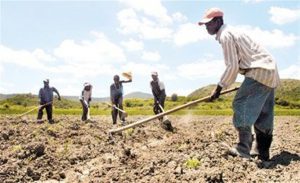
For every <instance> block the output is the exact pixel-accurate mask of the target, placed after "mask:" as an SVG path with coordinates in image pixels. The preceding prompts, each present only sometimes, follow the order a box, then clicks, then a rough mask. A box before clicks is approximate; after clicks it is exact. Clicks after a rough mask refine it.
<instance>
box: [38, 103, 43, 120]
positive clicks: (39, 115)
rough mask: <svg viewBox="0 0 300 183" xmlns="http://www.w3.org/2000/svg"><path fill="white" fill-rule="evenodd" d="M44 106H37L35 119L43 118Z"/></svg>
mask: <svg viewBox="0 0 300 183" xmlns="http://www.w3.org/2000/svg"><path fill="white" fill-rule="evenodd" d="M44 108H45V106H42V107H40V108H39V111H38V116H37V120H41V119H42V118H43V110H44Z"/></svg>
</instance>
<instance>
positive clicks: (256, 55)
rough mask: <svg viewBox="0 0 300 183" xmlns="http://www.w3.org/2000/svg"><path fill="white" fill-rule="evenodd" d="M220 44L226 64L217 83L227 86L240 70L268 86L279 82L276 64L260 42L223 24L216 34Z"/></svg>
mask: <svg viewBox="0 0 300 183" xmlns="http://www.w3.org/2000/svg"><path fill="white" fill-rule="evenodd" d="M216 40H218V41H219V43H220V44H221V45H222V48H223V54H224V61H225V65H226V69H225V72H224V73H223V75H222V77H221V80H220V82H219V85H220V86H222V87H228V86H229V85H231V84H232V83H234V81H235V80H236V77H237V74H238V73H239V72H240V73H241V74H243V75H245V77H249V78H252V79H254V80H256V81H258V82H260V83H262V84H264V85H266V86H268V87H271V88H276V87H277V86H278V85H279V83H280V79H279V75H278V70H277V65H276V62H275V60H274V59H273V57H272V56H271V55H270V53H268V52H267V51H266V50H265V49H264V48H263V47H262V46H261V45H260V44H258V43H256V42H255V41H253V40H252V39H251V38H250V37H249V36H247V35H246V34H244V33H241V32H239V31H237V30H235V29H233V28H232V27H228V26H227V25H223V26H222V27H221V28H220V30H219V31H218V33H217V35H216Z"/></svg>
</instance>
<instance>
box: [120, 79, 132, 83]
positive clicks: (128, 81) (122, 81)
mask: <svg viewBox="0 0 300 183" xmlns="http://www.w3.org/2000/svg"><path fill="white" fill-rule="evenodd" d="M131 82H132V79H129V80H127V81H125V80H121V81H120V83H131Z"/></svg>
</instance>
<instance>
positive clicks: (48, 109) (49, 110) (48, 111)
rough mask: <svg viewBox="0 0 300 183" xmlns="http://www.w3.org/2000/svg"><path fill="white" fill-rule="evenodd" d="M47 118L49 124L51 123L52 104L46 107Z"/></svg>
mask: <svg viewBox="0 0 300 183" xmlns="http://www.w3.org/2000/svg"><path fill="white" fill-rule="evenodd" d="M46 112H47V118H48V121H49V123H53V119H52V104H49V105H46Z"/></svg>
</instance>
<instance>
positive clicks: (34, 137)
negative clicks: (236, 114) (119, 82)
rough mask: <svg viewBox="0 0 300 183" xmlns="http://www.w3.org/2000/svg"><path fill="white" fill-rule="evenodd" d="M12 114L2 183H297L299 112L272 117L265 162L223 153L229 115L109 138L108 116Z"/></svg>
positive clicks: (4, 136)
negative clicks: (39, 119)
mask: <svg viewBox="0 0 300 183" xmlns="http://www.w3.org/2000/svg"><path fill="white" fill-rule="evenodd" d="M10 118H11V117H5V116H2V117H0V149H1V151H0V153H1V157H0V182H5V183H8V182H34V181H36V182H59V181H60V182H70V183H76V182H84V183H85V182H151V183H153V182H300V117H276V118H275V121H276V122H275V129H274V142H273V144H272V148H271V156H272V162H271V164H270V165H269V166H265V165H263V164H262V163H261V162H260V161H259V160H258V159H257V158H253V159H251V160H245V159H242V158H239V157H232V156H230V155H228V154H227V152H226V149H224V148H223V146H222V143H223V142H225V143H227V144H230V145H232V144H234V143H235V142H236V140H237V139H236V138H237V133H236V131H235V129H234V128H233V126H232V124H231V117H226V116H219V117H211V116H170V117H169V119H170V120H171V121H172V125H173V126H174V127H175V129H174V131H173V132H167V131H165V130H163V129H162V128H161V127H160V125H159V123H158V122H157V121H153V122H149V123H147V124H144V125H142V126H140V127H136V128H134V129H129V130H126V131H125V132H123V133H118V134H115V135H114V136H113V137H114V138H113V141H112V140H110V139H109V138H108V137H109V136H108V134H107V132H108V130H109V129H110V128H111V127H112V124H111V118H110V117H109V116H97V117H94V118H93V120H92V121H90V122H87V123H86V122H81V121H80V120H79V119H80V117H79V116H58V117H57V118H56V122H55V123H54V124H48V122H44V123H42V124H37V123H36V122H35V121H34V118H33V117H29V118H26V119H10ZM141 118H143V117H142V116H135V117H129V118H128V119H130V120H131V121H132V122H133V121H136V120H138V119H141ZM190 159H193V160H198V162H197V165H195V166H190V165H188V164H187V163H186V162H187V161H188V160H190Z"/></svg>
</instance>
